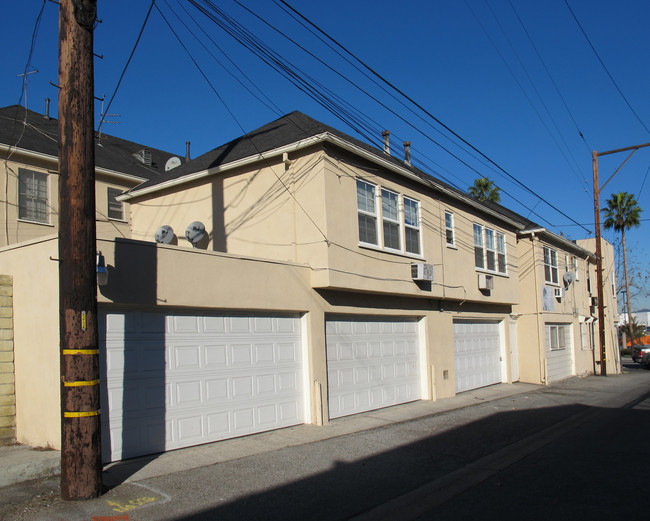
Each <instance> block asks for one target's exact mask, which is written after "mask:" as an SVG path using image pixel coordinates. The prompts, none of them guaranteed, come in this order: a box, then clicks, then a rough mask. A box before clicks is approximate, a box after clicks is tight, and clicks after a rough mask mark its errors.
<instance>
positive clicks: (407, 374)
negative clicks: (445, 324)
mask: <svg viewBox="0 0 650 521" xmlns="http://www.w3.org/2000/svg"><path fill="white" fill-rule="evenodd" d="M326 333H327V351H326V352H327V364H328V396H329V412H330V418H337V417H340V416H345V415H348V414H355V413H358V412H363V411H368V410H373V409H378V408H381V407H388V406H390V405H395V404H397V403H404V402H407V401H413V400H417V399H419V398H420V391H419V389H420V374H419V356H420V355H419V351H418V347H417V346H418V328H417V322H416V321H415V320H402V319H394V320H393V319H386V320H382V319H373V318H369V319H363V318H350V319H346V318H344V319H340V320H333V319H332V320H328V321H327V323H326Z"/></svg>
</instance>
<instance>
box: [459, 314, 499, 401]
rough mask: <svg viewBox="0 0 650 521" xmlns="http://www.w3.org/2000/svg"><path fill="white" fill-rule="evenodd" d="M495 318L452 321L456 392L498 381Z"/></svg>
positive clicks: (496, 326)
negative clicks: (493, 319)
mask: <svg viewBox="0 0 650 521" xmlns="http://www.w3.org/2000/svg"><path fill="white" fill-rule="evenodd" d="M501 357H502V355H501V333H500V326H499V322H495V321H487V320H481V321H478V320H477V321H472V320H462V321H461V320H455V321H454V358H455V368H456V392H457V393H460V392H462V391H469V390H470V389H477V388H479V387H485V386H487V385H492V384H497V383H501V382H502V365H503V364H502V361H501Z"/></svg>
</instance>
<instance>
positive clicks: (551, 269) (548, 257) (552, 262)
mask: <svg viewBox="0 0 650 521" xmlns="http://www.w3.org/2000/svg"><path fill="white" fill-rule="evenodd" d="M544 280H545V281H546V282H548V283H550V284H557V283H558V280H559V278H558V271H557V251H555V250H552V249H551V248H549V247H548V246H544Z"/></svg>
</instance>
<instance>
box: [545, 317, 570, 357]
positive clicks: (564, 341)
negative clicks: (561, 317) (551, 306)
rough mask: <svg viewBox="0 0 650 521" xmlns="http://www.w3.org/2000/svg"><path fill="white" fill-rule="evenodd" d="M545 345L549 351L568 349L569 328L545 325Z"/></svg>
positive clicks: (558, 325) (561, 325)
mask: <svg viewBox="0 0 650 521" xmlns="http://www.w3.org/2000/svg"><path fill="white" fill-rule="evenodd" d="M546 335H547V344H548V347H549V349H550V350H551V351H557V350H560V349H565V348H566V347H568V343H569V326H568V325H567V324H546Z"/></svg>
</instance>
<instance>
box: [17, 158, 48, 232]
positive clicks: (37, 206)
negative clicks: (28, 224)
mask: <svg viewBox="0 0 650 521" xmlns="http://www.w3.org/2000/svg"><path fill="white" fill-rule="evenodd" d="M18 218H19V219H24V220H26V221H34V222H37V223H44V224H48V223H49V222H50V205H49V189H48V175H47V174H44V173H42V172H34V171H33V170H27V169H24V168H20V169H19V170H18Z"/></svg>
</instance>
